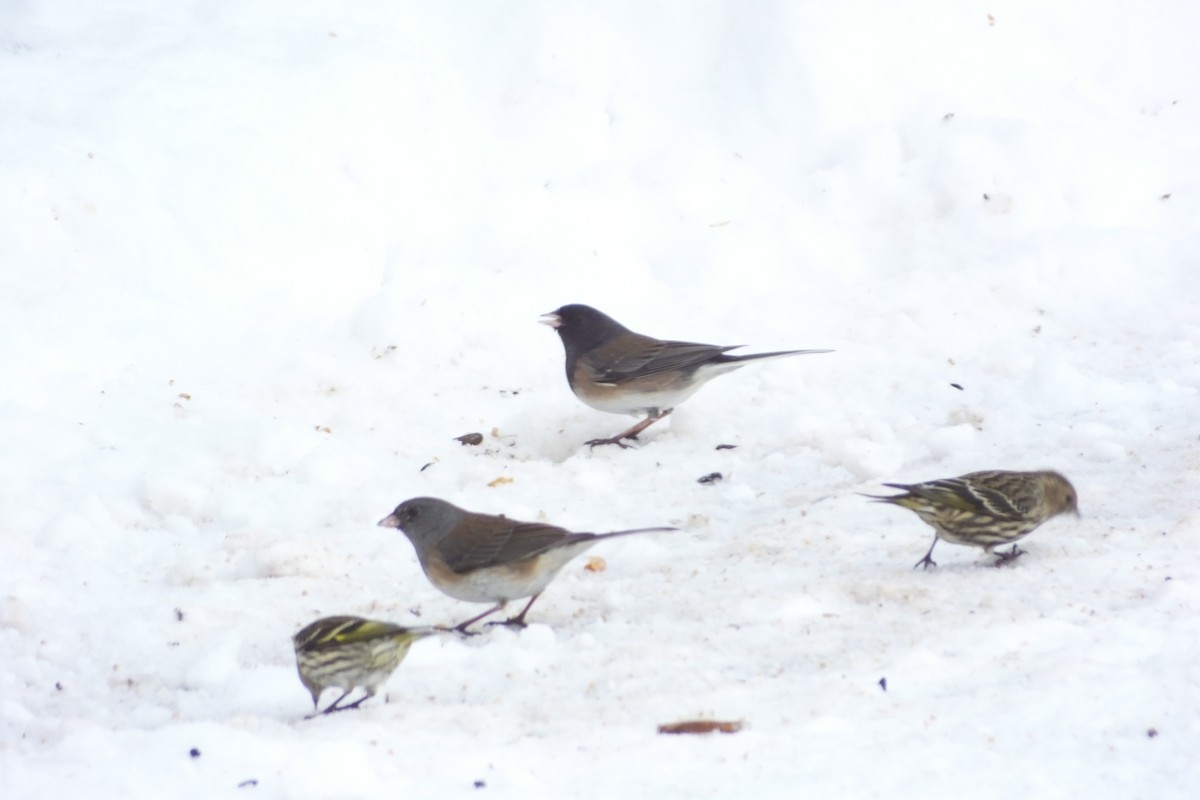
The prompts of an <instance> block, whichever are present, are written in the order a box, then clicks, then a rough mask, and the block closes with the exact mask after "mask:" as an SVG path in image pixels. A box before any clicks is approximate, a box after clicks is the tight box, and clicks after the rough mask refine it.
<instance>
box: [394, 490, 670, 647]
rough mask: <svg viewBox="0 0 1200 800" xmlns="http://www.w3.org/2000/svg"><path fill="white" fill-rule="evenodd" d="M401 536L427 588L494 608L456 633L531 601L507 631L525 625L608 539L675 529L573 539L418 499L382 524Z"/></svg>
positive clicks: (548, 529)
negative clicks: (514, 603)
mask: <svg viewBox="0 0 1200 800" xmlns="http://www.w3.org/2000/svg"><path fill="white" fill-rule="evenodd" d="M379 525H380V526H382V527H385V528H399V529H400V530H401V531H402V532H403V533H404V535H405V536H407V537H408V539H409V541H411V542H412V545H413V549H415V550H416V551H417V560H418V561H420V562H421V569H422V570H424V571H425V575H426V576H427V577H428V578H429V581H430V582H431V583H432V584H433V585H434V586H435V587H437V588H438V589H440V590H441V591H443V592H444V593H446V594H448V595H450V596H451V597H453V598H455V599H456V600H466V601H467V602H470V603H494V604H495V605H494V606H493V607H492V608H489V609H488V610H487V611H484V612H483V613H482V614H479V615H478V616H474V617H471V618H470V619H469V620H467V621H466V622H462V623H459V624H458V625H456V626H454V628H453V630H456V631H458V632H459V633H467V627H468V626H470V625H471V624H473V623H475V622H478V621H479V620H481V619H483V618H484V617H486V616H489V615H491V614H494V613H496V612H497V611H499V610H500V609H502V608H504V606H505V604H507V603H508V601H510V600H517V599H519V598H522V597H528V598H529V602H528V603H526V604H525V608H523V609H522V610H521V613H520V614H518V615H517V616H515V617H512V618H511V619H508V620H506V621H505V622H503V623H497V624H503V625H515V626H520V627H523V626H524V625H525V615H526V614H527V613H528V612H529V607H530V606H532V605H533V603H534V601H535V600H537V599H538V597H539V596H541V594H542V592H543V591H544V590H545V588H546V587H547V586H548V585H549V584H550V581H552V580H554V576H555V575H557V574H558V571H559V570H561V569H562V568H563V566H565V565H566V563H567V562H568V561H570V560H571V559H572V558H574V557H575V556H577V555H579V554H580V553H582V552H583V551H584V550H587V549H588V548H589V547H591V546H592V545H594V544H596V542H599V541H601V540H602V539H611V538H613V537H615V536H628V535H629V534H632V533H649V532H651V531H673V530H676V529H675V528H636V529H634V530H628V531H615V532H613V533H572V532H571V531H568V530H565V529H563V528H557V527H555V526H553V525H545V524H543V523H540V522H518V521H517V520H513V519H508V518H507V517H495V516H492V515H490V514H477V513H474V512H471V511H465V510H463V509H461V508H459V507H458V506H455V505H451V504H450V503H447V502H446V501H445V500H439V499H437V498H435V497H414V498H413V499H411V500H405V501H404V502H403V503H401V504H400V505H398V506H396V510H395V511H393V512H392V513H391V514H388V515H387V516H386V517H384V518H383V519H381V520H380V521H379Z"/></svg>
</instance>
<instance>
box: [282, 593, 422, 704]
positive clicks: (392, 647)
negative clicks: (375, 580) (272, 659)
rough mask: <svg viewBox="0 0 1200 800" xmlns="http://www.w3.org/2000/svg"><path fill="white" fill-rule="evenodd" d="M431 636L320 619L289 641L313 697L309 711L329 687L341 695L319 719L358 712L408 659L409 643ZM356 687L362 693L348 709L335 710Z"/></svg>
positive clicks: (386, 625)
mask: <svg viewBox="0 0 1200 800" xmlns="http://www.w3.org/2000/svg"><path fill="white" fill-rule="evenodd" d="M434 633H437V631H436V630H435V629H434V628H403V627H401V626H399V625H393V624H392V623H390V622H379V621H377V620H371V619H363V618H362V617H350V616H338V617H324V618H322V619H319V620H317V621H316V622H313V623H311V624H309V625H306V626H304V627H303V628H302V629H301V630H300V631H299V632H298V633H297V634H296V635H295V636H293V637H292V644H293V645H294V646H295V648H296V669H297V671H298V672H299V673H300V682H301V683H303V684H304V687H305V688H306V689H308V691H309V694H311V695H312V699H313V711H314V712H315V711H316V710H317V708H318V701H319V700H320V699H321V693H322V692H323V691H325V690H326V689H328V688H329V687H331V686H336V687H338V688H339V689H342V690H343V692H342V695H341V696H340V697H339V698H338V699H336V700H334V701H333V702H332V703H330V704H329V706H328V707H327V708H326V709H325V710H324V711H322V712H321V713H322V714H330V713H332V712H334V711H347V710H349V709H351V708H358V706H359V705H360V704H361V703H362V702H363V701H364V700H366V699H367V698H370V697H374V696H375V693H376V692H377V691H379V687H380V686H382V685H383V683H384V682H385V681H387V679H388V677H389V676H391V674H392V673H393V672H394V671H395V670H396V667H398V666H400V662H401V661H403V660H404V657H405V656H406V655H408V648H409V647H411V646H412V643H413V642H415V641H416V640H417V639H422V638H424V637H426V636H429V635H431V634H434ZM360 686H361V687H362V688H363V689H366V692H367V693H366V694H364V695H363V696H362V697H360V698H359V699H358V700H355V701H354V702H353V703H350V704H349V705H344V706H343V705H339V703H341V702H342V701H343V700H345V699H346V698H347V697H348V696H349V695H350V693H351V692H353V691H354V690H355V688H357V687H360Z"/></svg>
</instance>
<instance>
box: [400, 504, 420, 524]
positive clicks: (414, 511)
mask: <svg viewBox="0 0 1200 800" xmlns="http://www.w3.org/2000/svg"><path fill="white" fill-rule="evenodd" d="M404 516H406V517H408V519H409V521H410V522H411V521H412V520H414V519H416V518H417V517H419V516H421V509H419V508H416V507H413V508H409V509H405V511H404Z"/></svg>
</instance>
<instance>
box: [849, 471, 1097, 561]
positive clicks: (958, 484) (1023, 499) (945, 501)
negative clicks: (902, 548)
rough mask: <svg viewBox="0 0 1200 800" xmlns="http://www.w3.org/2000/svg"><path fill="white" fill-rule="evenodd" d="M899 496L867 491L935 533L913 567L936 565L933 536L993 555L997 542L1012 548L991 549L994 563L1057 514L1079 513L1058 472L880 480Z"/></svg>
mask: <svg viewBox="0 0 1200 800" xmlns="http://www.w3.org/2000/svg"><path fill="white" fill-rule="evenodd" d="M884 486H890V487H892V488H893V489H903V490H904V491H905V493H904V494H897V495H891V496H889V497H884V496H881V495H867V497H873V498H875V499H876V500H878V501H880V502H883V503H894V504H896V505H898V506H903V507H904V508H907V509H910V510H912V511H915V512H917V515H918V516H920V517H921V519H923V520H925V522H926V523H928V524H929V525H931V526H932V527H933V529H934V531H935V535H934V537H933V544H931V545H930V546H929V552H927V553H926V554H925V557H924V558H922V559H921V560H920V561H918V562H917V563H916V564H915V565H914V566H913V569H916V568H917V567H925V568H926V569H928V568H929V567H931V566H933V567H936V566H937V562H935V561H934V560H933V558H932V556H933V548H934V547H935V546H936V545H937V543H938V539H945V540H946V541H947V542H950V543H952V544H969V545H974V546H976V547H982V548H983V549H984V552H986V553H988V554H989V555H990V554H992V551H993V549H994V548H996V547H999V546H1000V545H1005V544H1012V546H1013V547H1012V550H1010V551H1008V552H1005V553H996V554H995V555H997V556H999V557H1000V560H999V561H997V562H996V563H997V565H999V564H1002V563H1004V562H1006V561H1009V560H1011V559H1014V558H1016V557H1017V556H1019V555H1021V554H1022V553H1024V552H1025V551H1024V550H1021V549H1019V548H1018V547H1017V545H1016V542H1017V541H1018V540H1019V539H1022V538H1024V537H1025V536H1027V535H1029V534H1030V533H1032V532H1033V530H1034V529H1035V528H1037V527H1038V526H1039V525H1041V524H1042V523H1043V522H1045V521H1046V520H1048V519H1050V518H1051V517H1053V516H1055V515H1057V514H1063V513H1066V512H1068V511H1070V512H1073V513H1074V514H1075V515H1076V516H1078V515H1079V507H1078V506H1077V504H1076V503H1077V499H1078V495H1077V494H1076V493H1075V487H1074V486H1072V485H1071V482H1070V481H1068V480H1067V479H1066V478H1064V477H1063V476H1062V475H1059V474H1058V473H1057V472H1004V471H1001V470H988V471H985V472H972V473H969V474H967V475H963V476H961V477H958V478H943V479H942V480H937V481H928V482H926V483H914V484H904V483H885V484H884Z"/></svg>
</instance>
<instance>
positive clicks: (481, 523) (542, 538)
mask: <svg viewBox="0 0 1200 800" xmlns="http://www.w3.org/2000/svg"><path fill="white" fill-rule="evenodd" d="M472 517H473V518H472V519H470V521H469V523H468V524H469V525H471V526H472V527H473V531H472V532H473V534H474V535H472V536H448V537H446V538H445V539H443V540H442V541H441V542H439V543H438V545H437V548H438V552H439V553H440V554H441V556H442V558H443V559H444V560H445V562H446V564H447V566H449V567H450V569H452V570H454V571H455V572H458V573H464V572H470V571H471V570H473V569H479V568H480V567H492V566H498V565H500V564H507V563H510V562H513V561H521V560H523V559H526V558H533V557H534V556H537V555H541V554H542V553H544V552H546V551H547V550H549V549H550V548H552V547H554V546H555V545H558V544H561V543H562V542H564V541H566V540H568V539H569V538H571V537H573V536H577V535H578V534H572V533H570V532H569V531H566V530H564V529H562V528H558V527H555V526H554V525H543V524H541V523H537V522H515V521H511V520H504V519H499V518H496V517H489V516H486V515H478V516H476V515H472Z"/></svg>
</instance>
